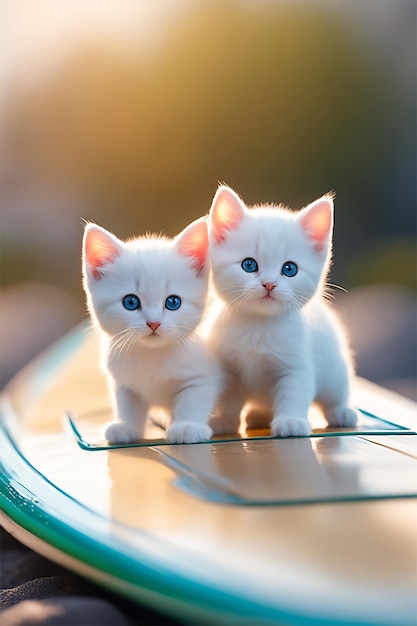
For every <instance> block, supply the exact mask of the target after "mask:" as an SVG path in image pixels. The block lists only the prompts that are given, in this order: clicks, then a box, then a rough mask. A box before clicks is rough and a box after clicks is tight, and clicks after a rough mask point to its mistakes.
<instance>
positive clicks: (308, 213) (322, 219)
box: [301, 198, 333, 252]
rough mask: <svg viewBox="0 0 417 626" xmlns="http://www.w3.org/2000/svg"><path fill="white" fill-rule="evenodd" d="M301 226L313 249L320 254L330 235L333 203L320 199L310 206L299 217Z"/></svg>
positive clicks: (329, 200) (326, 199)
mask: <svg viewBox="0 0 417 626" xmlns="http://www.w3.org/2000/svg"><path fill="white" fill-rule="evenodd" d="M301 225H302V227H303V229H304V231H305V232H306V234H307V236H308V238H309V239H310V240H311V241H312V242H313V244H314V248H315V249H316V250H318V251H319V252H321V251H322V250H323V249H324V247H325V245H326V243H327V242H328V239H329V237H330V234H331V230H332V227H333V201H332V199H331V198H321V199H320V200H316V202H313V203H312V204H310V205H309V206H308V207H307V208H306V209H305V210H304V211H303V214H302V217H301Z"/></svg>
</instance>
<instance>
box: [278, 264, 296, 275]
mask: <svg viewBox="0 0 417 626" xmlns="http://www.w3.org/2000/svg"><path fill="white" fill-rule="evenodd" d="M297 272H298V266H297V264H296V263H293V262H292V261H287V262H286V263H284V265H283V266H282V269H281V274H284V276H288V278H292V277H293V276H295V275H296V273H297Z"/></svg>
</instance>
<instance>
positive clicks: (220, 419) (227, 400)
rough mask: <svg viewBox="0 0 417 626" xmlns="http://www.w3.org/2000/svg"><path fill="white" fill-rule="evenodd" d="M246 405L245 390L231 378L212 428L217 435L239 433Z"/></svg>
mask: <svg viewBox="0 0 417 626" xmlns="http://www.w3.org/2000/svg"><path fill="white" fill-rule="evenodd" d="M244 403H245V398H244V395H243V390H242V388H241V386H240V385H239V384H238V383H237V381H235V380H233V379H232V377H230V379H229V382H228V384H227V386H226V388H225V390H224V391H223V393H222V395H221V396H220V399H219V402H218V405H217V407H216V410H215V412H214V414H213V415H212V417H211V418H210V422H209V423H210V426H211V428H212V429H213V432H214V434H215V435H232V434H233V435H234V434H236V433H238V432H239V427H240V414H241V411H242V409H243V405H244Z"/></svg>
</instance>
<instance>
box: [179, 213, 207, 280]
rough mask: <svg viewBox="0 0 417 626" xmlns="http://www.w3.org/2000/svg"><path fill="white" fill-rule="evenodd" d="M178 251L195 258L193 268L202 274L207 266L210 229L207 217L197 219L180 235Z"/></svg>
mask: <svg viewBox="0 0 417 626" xmlns="http://www.w3.org/2000/svg"><path fill="white" fill-rule="evenodd" d="M178 251H179V253H180V254H181V255H182V256H186V257H191V258H192V259H193V261H194V262H193V268H194V269H195V270H196V272H197V274H200V273H201V272H202V271H203V269H204V268H205V266H206V262H207V253H208V231H207V220H206V218H200V219H199V220H196V221H195V222H193V223H192V224H190V226H188V227H187V228H186V229H185V230H184V231H183V232H182V233H181V234H180V235H179V236H178Z"/></svg>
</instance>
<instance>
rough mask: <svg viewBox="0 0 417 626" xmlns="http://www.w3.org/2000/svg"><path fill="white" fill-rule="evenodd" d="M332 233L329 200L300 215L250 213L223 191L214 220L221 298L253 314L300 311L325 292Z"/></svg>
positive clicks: (272, 210) (214, 263)
mask: <svg viewBox="0 0 417 626" xmlns="http://www.w3.org/2000/svg"><path fill="white" fill-rule="evenodd" d="M332 230H333V200H332V197H331V196H330V195H329V196H323V197H322V198H320V199H319V200H316V201H315V202H313V203H312V204H310V205H309V206H307V207H306V208H305V209H302V210H301V211H298V212H293V211H290V210H288V209H285V208H284V207H281V206H259V207H253V208H251V209H248V208H247V207H246V206H245V204H244V203H243V202H242V200H241V199H240V198H239V196H238V195H237V194H236V193H235V192H234V191H233V190H232V189H230V188H229V187H226V186H221V187H219V189H218V190H217V193H216V195H215V196H214V199H213V203H212V206H211V209H210V216H209V240H210V263H211V267H212V275H213V283H214V286H215V288H216V291H217V293H218V295H219V296H220V297H221V298H222V299H223V300H224V301H225V302H226V304H228V305H229V306H234V307H236V308H237V309H239V310H240V311H242V312H245V311H246V312H248V313H260V314H265V315H274V314H276V313H279V312H280V311H285V310H291V309H293V308H301V307H302V306H303V305H304V304H306V303H307V302H308V301H309V300H310V299H311V298H312V297H313V295H314V294H315V293H316V292H318V291H319V290H320V288H321V285H322V282H323V280H324V278H325V275H326V273H327V271H328V268H329V264H330V256H331V240H332Z"/></svg>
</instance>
